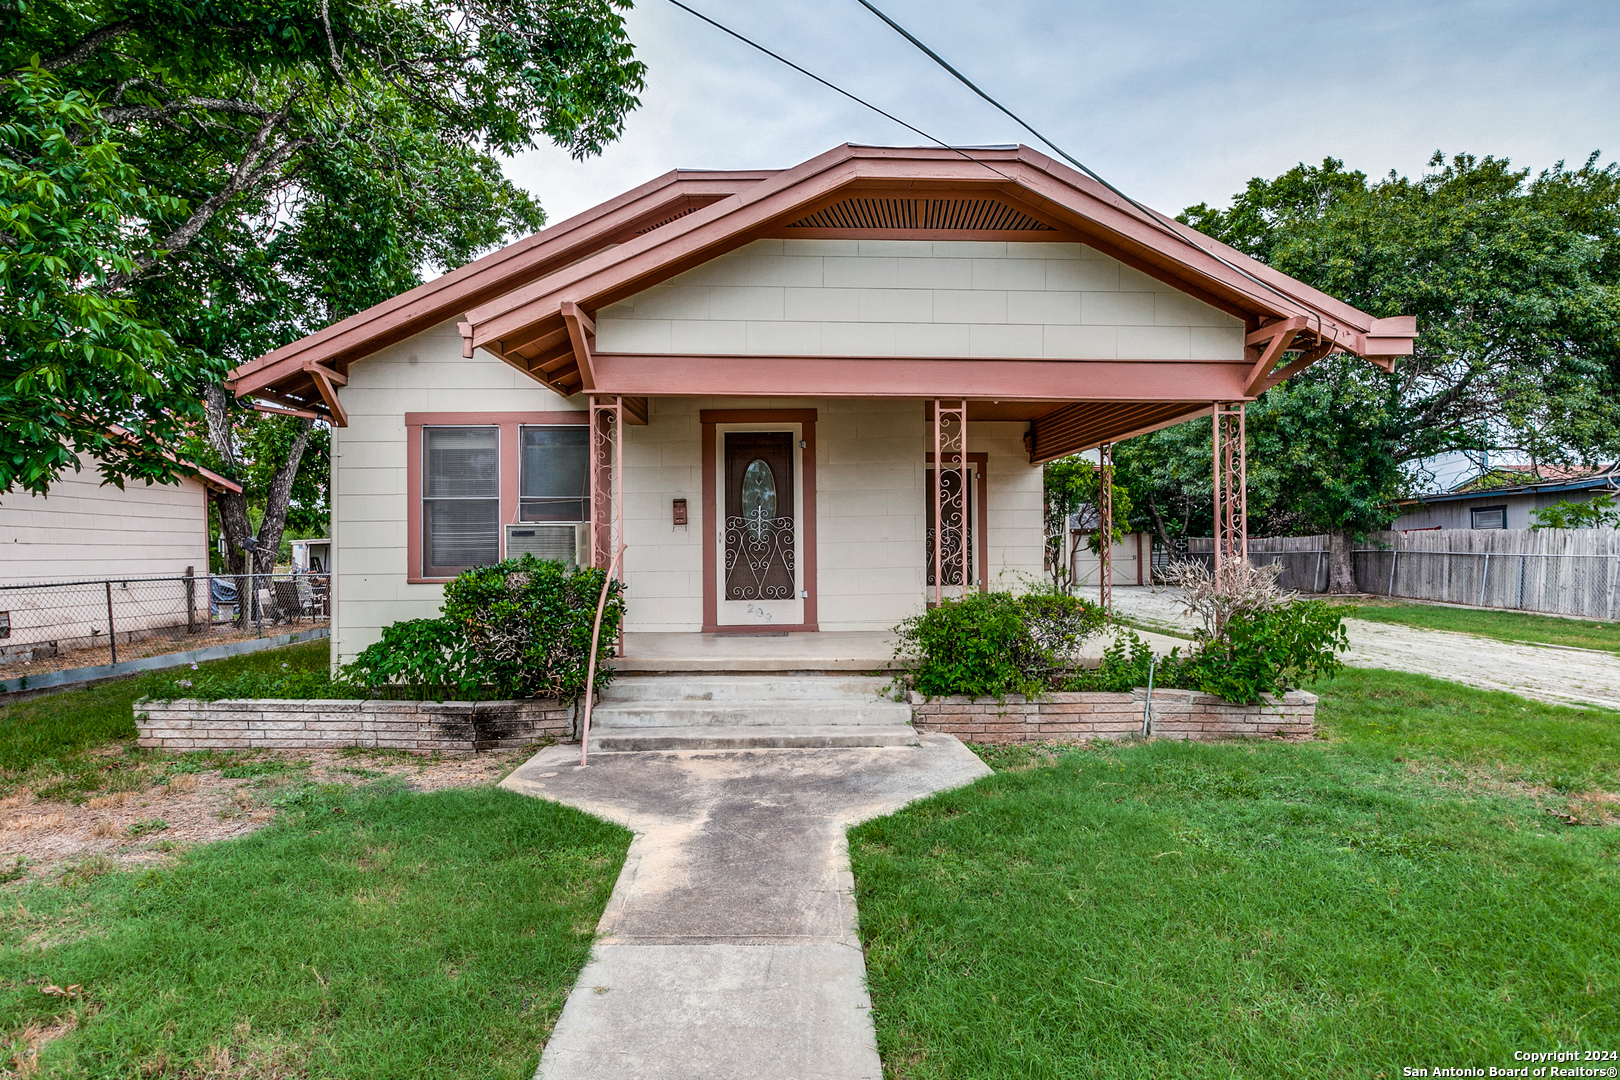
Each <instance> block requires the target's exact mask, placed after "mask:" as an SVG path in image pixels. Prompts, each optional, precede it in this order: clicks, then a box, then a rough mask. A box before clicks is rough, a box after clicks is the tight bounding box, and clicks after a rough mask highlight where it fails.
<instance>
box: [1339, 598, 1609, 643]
mask: <svg viewBox="0 0 1620 1080" xmlns="http://www.w3.org/2000/svg"><path fill="white" fill-rule="evenodd" d="M1356 608H1357V611H1356V616H1355V617H1356V618H1358V619H1366V620H1367V621H1368V622H1385V623H1400V624H1401V625H1403V626H1416V627H1420V628H1422V629H1424V630H1455V631H1457V632H1458V633H1462V634H1478V635H1479V636H1480V637H1488V638H1496V639H1497V640H1499V641H1534V642H1539V643H1541V644H1543V645H1573V646H1575V647H1576V648H1578V649H1603V650H1606V651H1608V652H1613V653H1620V623H1613V622H1586V621H1584V620H1580V619H1560V618H1557V617H1555V616H1552V615H1528V614H1525V613H1524V612H1519V611H1494V610H1491V609H1488V608H1455V607H1443V606H1441V605H1439V604H1403V603H1400V602H1398V601H1396V602H1392V601H1387V600H1358V601H1357V602H1356Z"/></svg>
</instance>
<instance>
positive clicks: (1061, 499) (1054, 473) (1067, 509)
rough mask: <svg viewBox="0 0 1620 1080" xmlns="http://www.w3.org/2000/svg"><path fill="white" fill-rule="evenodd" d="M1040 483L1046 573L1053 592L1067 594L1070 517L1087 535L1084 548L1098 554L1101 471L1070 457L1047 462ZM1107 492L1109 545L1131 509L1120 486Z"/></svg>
mask: <svg viewBox="0 0 1620 1080" xmlns="http://www.w3.org/2000/svg"><path fill="white" fill-rule="evenodd" d="M1116 475H1117V470H1116ZM1041 484H1042V491H1043V492H1044V498H1045V506H1046V512H1045V518H1046V567H1047V573H1049V574H1050V575H1051V577H1052V589H1053V591H1055V592H1063V593H1067V592H1068V591H1069V590H1070V589H1072V588H1073V587H1074V580H1073V578H1074V573H1073V563H1072V558H1073V552H1072V550H1071V549H1070V533H1071V532H1072V530H1071V528H1070V521H1071V519H1072V518H1074V517H1076V516H1078V517H1079V519H1080V520H1079V522H1078V526H1079V529H1080V531H1082V532H1085V533H1087V536H1086V546H1087V547H1088V548H1090V549H1091V552H1092V554H1094V555H1095V554H1097V553H1098V552H1100V551H1102V535H1103V522H1102V511H1101V509H1100V506H1101V495H1102V469H1101V468H1099V467H1098V466H1097V465H1095V464H1093V463H1092V462H1090V461H1088V460H1087V459H1085V458H1083V457H1081V456H1080V455H1078V454H1074V455H1071V456H1069V457H1063V458H1058V459H1057V460H1056V461H1049V462H1047V463H1046V465H1045V466H1044V467H1043V468H1042V471H1041ZM1110 490H1111V492H1112V495H1113V521H1112V523H1111V528H1110V529H1109V530H1108V532H1109V537H1108V542H1109V545H1110V546H1112V545H1114V544H1117V543H1119V541H1120V537H1122V536H1123V535H1124V530H1123V528H1122V526H1123V525H1124V523H1125V522H1126V521H1128V520H1129V519H1130V516H1131V511H1132V507H1131V497H1130V494H1129V493H1128V492H1127V491H1126V490H1125V489H1124V488H1123V487H1121V486H1120V485H1119V484H1117V483H1113V484H1110Z"/></svg>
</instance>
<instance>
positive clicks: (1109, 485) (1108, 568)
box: [1097, 443, 1114, 611]
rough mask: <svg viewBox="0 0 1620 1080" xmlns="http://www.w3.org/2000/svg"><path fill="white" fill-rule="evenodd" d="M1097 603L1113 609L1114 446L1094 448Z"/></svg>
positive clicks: (1104, 608)
mask: <svg viewBox="0 0 1620 1080" xmlns="http://www.w3.org/2000/svg"><path fill="white" fill-rule="evenodd" d="M1097 451H1098V465H1097V528H1098V530H1099V531H1098V534H1097V537H1098V539H1097V574H1098V576H1099V578H1100V580H1099V581H1098V583H1097V602H1098V603H1100V604H1101V605H1102V609H1103V610H1104V611H1108V610H1109V609H1110V608H1112V607H1113V606H1114V444H1113V443H1103V444H1102V446H1100V447H1098V448H1097Z"/></svg>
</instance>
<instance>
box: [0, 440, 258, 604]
mask: <svg viewBox="0 0 1620 1080" xmlns="http://www.w3.org/2000/svg"><path fill="white" fill-rule="evenodd" d="M185 468H186V470H187V472H186V474H184V475H182V476H180V477H179V479H178V482H176V483H173V484H153V483H149V482H148V483H138V482H126V483H125V485H124V486H123V487H121V488H120V487H115V486H114V485H112V484H109V483H106V482H105V481H104V479H103V477H102V474H101V470H100V468H99V467H98V466H97V465H96V463H95V462H94V461H93V460H91V459H90V458H89V457H81V458H80V461H79V470H78V471H77V472H64V473H63V474H62V477H61V479H59V480H58V481H57V482H56V483H54V484H52V485H51V490H50V493H49V494H47V495H31V494H28V493H26V492H10V493H8V494H3V495H0V585H15V584H19V583H22V582H34V581H64V580H78V579H83V578H96V579H103V578H135V577H155V576H163V575H177V576H178V575H182V574H184V573H185V572H186V570H187V568H188V567H189V568H192V569H193V570H194V571H195V572H196V573H199V574H206V573H208V499H209V496H210V494H211V493H212V492H215V491H238V492H239V491H241V490H242V488H241V487H240V485H238V484H236V483H234V482H232V481H230V480H227V479H225V478H224V477H223V476H220V475H218V474H217V473H212V472H209V471H208V470H207V469H204V468H202V467H201V466H198V465H191V464H189V463H187V464H186V465H185ZM0 606H3V605H0Z"/></svg>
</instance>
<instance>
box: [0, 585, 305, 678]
mask: <svg viewBox="0 0 1620 1080" xmlns="http://www.w3.org/2000/svg"><path fill="white" fill-rule="evenodd" d="M330 614H331V587H330V579H329V578H327V577H326V576H324V575H314V574H241V575H227V574H195V575H193V574H185V575H179V576H174V577H125V578H97V579H92V580H85V581H52V582H32V583H26V584H17V585H0V678H9V677H12V676H16V675H32V674H36V673H43V672H51V671H64V670H68V669H71V668H81V667H94V666H99V665H102V664H116V663H119V662H121V661H124V660H136V659H141V658H144V657H148V656H159V655H162V654H164V653H172V652H183V651H185V650H188V649H199V648H206V647H208V646H211V645H223V644H227V643H230V642H234V641H246V640H249V639H252V638H262V637H266V636H275V635H277V634H283V633H287V632H290V631H293V630H305V629H315V628H317V627H325V626H328V625H329V621H330Z"/></svg>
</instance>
